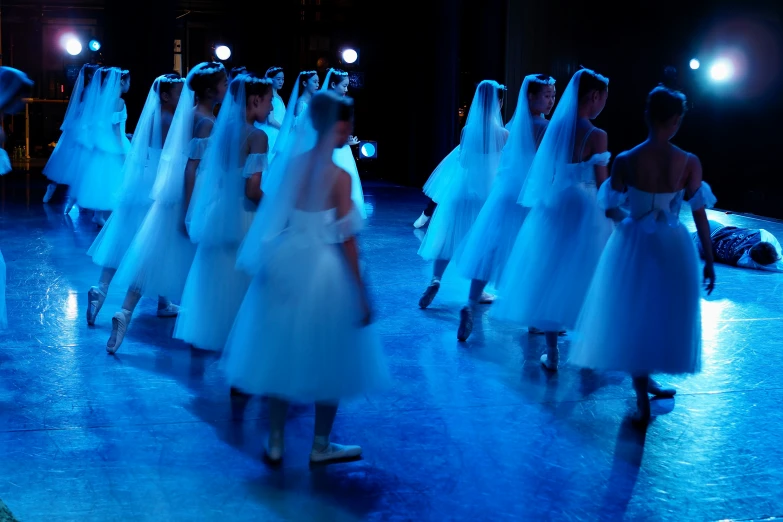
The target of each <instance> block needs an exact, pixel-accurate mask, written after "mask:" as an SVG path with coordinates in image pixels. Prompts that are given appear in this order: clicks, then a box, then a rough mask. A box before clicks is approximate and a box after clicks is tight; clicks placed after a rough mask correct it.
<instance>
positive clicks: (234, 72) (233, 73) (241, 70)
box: [228, 65, 247, 80]
mask: <svg viewBox="0 0 783 522" xmlns="http://www.w3.org/2000/svg"><path fill="white" fill-rule="evenodd" d="M245 73H247V67H245V66H244V65H240V66H239V67H232V68H231V73H230V74H229V75H228V78H229V80H233V79H234V78H236V77H237V76H239V75H240V74H245Z"/></svg>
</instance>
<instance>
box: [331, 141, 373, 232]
mask: <svg viewBox="0 0 783 522" xmlns="http://www.w3.org/2000/svg"><path fill="white" fill-rule="evenodd" d="M332 161H333V162H334V164H335V165H337V166H338V167H340V168H341V169H343V170H344V171H345V172H347V173H348V174H350V175H351V199H352V200H353V202H354V204H355V205H356V208H357V210H359V215H360V216H361V217H362V219H367V210H365V208H364V191H363V190H362V180H361V178H360V177H359V169H358V168H356V160H355V159H354V158H353V152H352V151H351V147H350V146H349V145H343V146H342V147H340V148H339V149H334V154H332Z"/></svg>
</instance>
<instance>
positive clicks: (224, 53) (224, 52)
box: [215, 45, 231, 61]
mask: <svg viewBox="0 0 783 522" xmlns="http://www.w3.org/2000/svg"><path fill="white" fill-rule="evenodd" d="M215 56H217V59H218V60H221V61H226V60H228V59H229V58H231V49H229V47H228V46H227V45H218V46H217V47H215Z"/></svg>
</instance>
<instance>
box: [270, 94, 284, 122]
mask: <svg viewBox="0 0 783 522" xmlns="http://www.w3.org/2000/svg"><path fill="white" fill-rule="evenodd" d="M272 115H273V116H274V118H275V120H277V123H280V124H282V123H283V118H285V103H284V102H283V99H282V98H281V97H280V95H279V94H275V95H274V96H273V97H272Z"/></svg>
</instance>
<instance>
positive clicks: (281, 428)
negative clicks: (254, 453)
mask: <svg viewBox="0 0 783 522" xmlns="http://www.w3.org/2000/svg"><path fill="white" fill-rule="evenodd" d="M287 415H288V401H285V400H283V399H278V398H276V397H269V439H268V440H267V444H266V457H267V458H268V459H269V460H270V461H272V462H275V463H276V462H279V461H280V459H282V458H283V449H284V447H285V445H284V437H283V433H284V432H285V420H286V416H287Z"/></svg>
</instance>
